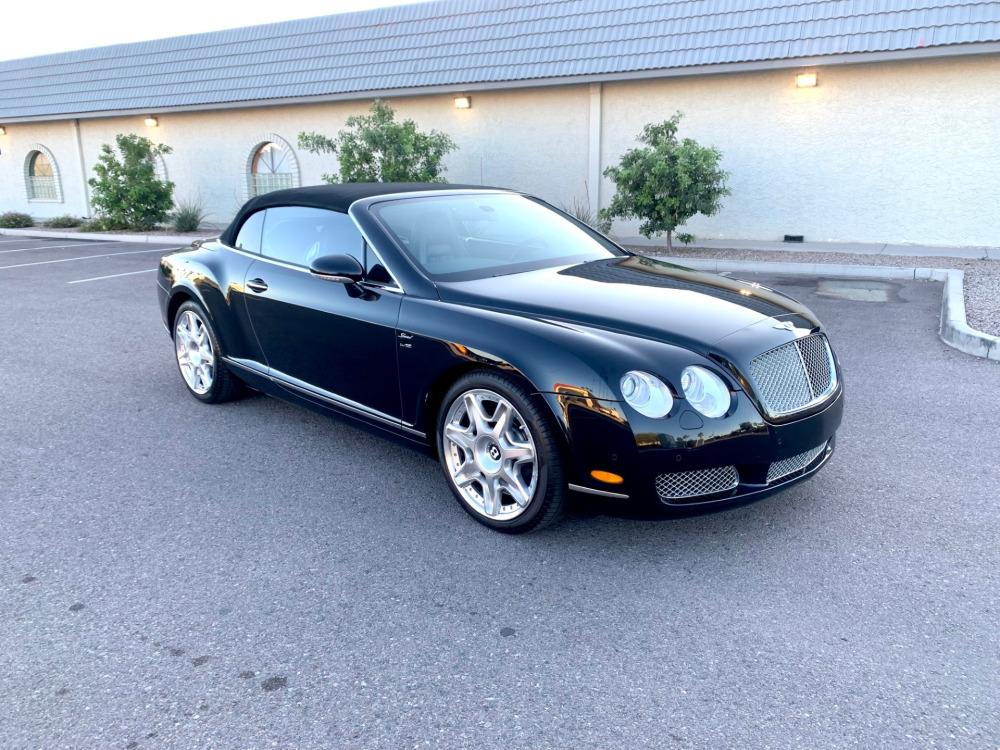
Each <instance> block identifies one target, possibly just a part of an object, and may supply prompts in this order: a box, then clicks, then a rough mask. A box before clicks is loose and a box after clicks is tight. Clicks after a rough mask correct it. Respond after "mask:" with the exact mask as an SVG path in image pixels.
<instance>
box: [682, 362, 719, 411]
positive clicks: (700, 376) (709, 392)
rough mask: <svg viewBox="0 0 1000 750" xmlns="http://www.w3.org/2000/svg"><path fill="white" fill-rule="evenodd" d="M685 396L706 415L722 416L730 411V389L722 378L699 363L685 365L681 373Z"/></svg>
mask: <svg viewBox="0 0 1000 750" xmlns="http://www.w3.org/2000/svg"><path fill="white" fill-rule="evenodd" d="M681 390H682V391H684V398H686V399H687V401H688V403H689V404H691V406H693V407H694V408H695V409H697V410H698V411H700V412H701V413H702V414H704V415H705V416H706V417H721V416H722V415H723V414H725V413H726V412H727V411H729V401H730V398H729V389H728V388H727V387H726V384H725V383H723V382H722V378H720V377H719V376H718V375H716V374H715V373H714V372H712V371H711V370H706V369H705V368H704V367H698V365H691V367H685V368H684V372H682V373H681Z"/></svg>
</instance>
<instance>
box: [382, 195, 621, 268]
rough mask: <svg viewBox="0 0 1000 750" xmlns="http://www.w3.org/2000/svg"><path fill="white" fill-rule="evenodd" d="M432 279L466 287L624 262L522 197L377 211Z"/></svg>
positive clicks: (443, 200) (399, 204)
mask: <svg viewBox="0 0 1000 750" xmlns="http://www.w3.org/2000/svg"><path fill="white" fill-rule="evenodd" d="M375 212H376V213H377V214H378V216H379V218H380V219H381V220H382V222H383V223H384V224H385V225H386V226H387V227H388V228H389V230H390V231H391V232H392V233H393V234H394V235H395V237H396V239H397V240H398V241H399V244H400V245H402V246H403V248H404V249H405V250H406V251H407V252H408V253H409V254H410V256H411V257H412V258H413V259H414V260H415V261H416V262H417V263H418V264H419V265H420V266H421V267H422V268H423V269H424V270H425V271H426V272H427V274H428V275H429V276H430V277H431V278H435V279H441V280H461V279H474V278H484V277H486V276H499V275H502V274H507V273H517V272H520V271H527V270H531V269H534V268H545V267H546V266H554V265H561V264H569V263H579V262H582V261H588V260H597V259H599V258H612V257H616V256H618V255H620V251H618V250H616V249H615V248H614V245H612V244H611V243H610V242H607V241H604V240H601V239H598V238H596V237H594V236H593V235H591V234H589V233H588V232H586V231H584V230H583V229H581V228H580V227H578V226H577V225H576V224H574V223H573V222H571V221H569V220H568V219H566V218H565V217H564V216H562V215H561V214H559V213H557V212H556V211H553V210H552V209H550V208H547V207H546V206H544V205H543V204H541V203H539V202H536V201H533V200H530V199H528V198H525V197H523V196H520V195H511V194H495V193H494V194H483V195H448V196H435V197H427V198H411V199H406V200H398V201H390V202H386V203H381V204H379V205H378V206H376V207H375Z"/></svg>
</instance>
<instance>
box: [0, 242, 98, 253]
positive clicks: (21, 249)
mask: <svg viewBox="0 0 1000 750" xmlns="http://www.w3.org/2000/svg"><path fill="white" fill-rule="evenodd" d="M114 244H117V243H115V242H73V243H71V244H69V245H35V246H34V247H19V248H16V249H14V250H0V253H23V252H24V251H25V250H55V249H56V248H59V247H83V246H84V245H89V246H93V247H96V246H97V245H114Z"/></svg>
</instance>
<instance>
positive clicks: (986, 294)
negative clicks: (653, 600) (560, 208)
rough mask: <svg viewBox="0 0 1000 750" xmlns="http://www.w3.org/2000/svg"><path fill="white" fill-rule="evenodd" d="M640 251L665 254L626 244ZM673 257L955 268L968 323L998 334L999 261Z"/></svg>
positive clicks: (712, 253) (692, 252) (695, 251)
mask: <svg viewBox="0 0 1000 750" xmlns="http://www.w3.org/2000/svg"><path fill="white" fill-rule="evenodd" d="M627 247H629V248H630V249H631V250H634V251H636V252H638V253H642V254H643V255H649V256H654V257H655V256H657V255H667V254H668V253H667V251H666V248H656V247H653V248H651V247H647V246H642V247H639V246H627ZM672 255H673V256H674V257H685V256H686V257H691V258H716V259H719V260H747V261H764V262H786V263H849V264H852V265H865V266H903V267H913V268H957V269H959V270H960V271H964V272H965V307H966V310H965V312H966V317H967V319H968V322H969V325H970V326H972V327H973V328H975V329H976V330H978V331H982V332H984V333H989V334H993V335H994V336H1000V261H996V260H973V259H966V258H948V257H927V256H906V255H859V254H855V253H816V252H795V251H789V250H780V251H767V250H719V249H715V248H711V249H709V248H696V247H695V248H678V247H675V248H674V250H673V253H672Z"/></svg>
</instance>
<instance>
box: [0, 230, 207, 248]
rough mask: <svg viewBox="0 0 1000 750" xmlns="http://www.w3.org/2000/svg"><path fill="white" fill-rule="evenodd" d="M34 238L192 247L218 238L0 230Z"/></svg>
mask: <svg viewBox="0 0 1000 750" xmlns="http://www.w3.org/2000/svg"><path fill="white" fill-rule="evenodd" d="M4 234H7V235H11V236H14V237H32V238H34V239H41V240H95V241H96V242H148V243H150V244H154V245H176V244H180V245H190V244H191V243H192V242H194V241H195V240H203V239H207V238H209V237H217V236H218V232H210V233H208V234H205V235H202V236H200V237H195V236H194V235H185V234H118V233H115V234H108V233H102V232H57V231H49V230H46V229H0V235H4Z"/></svg>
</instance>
